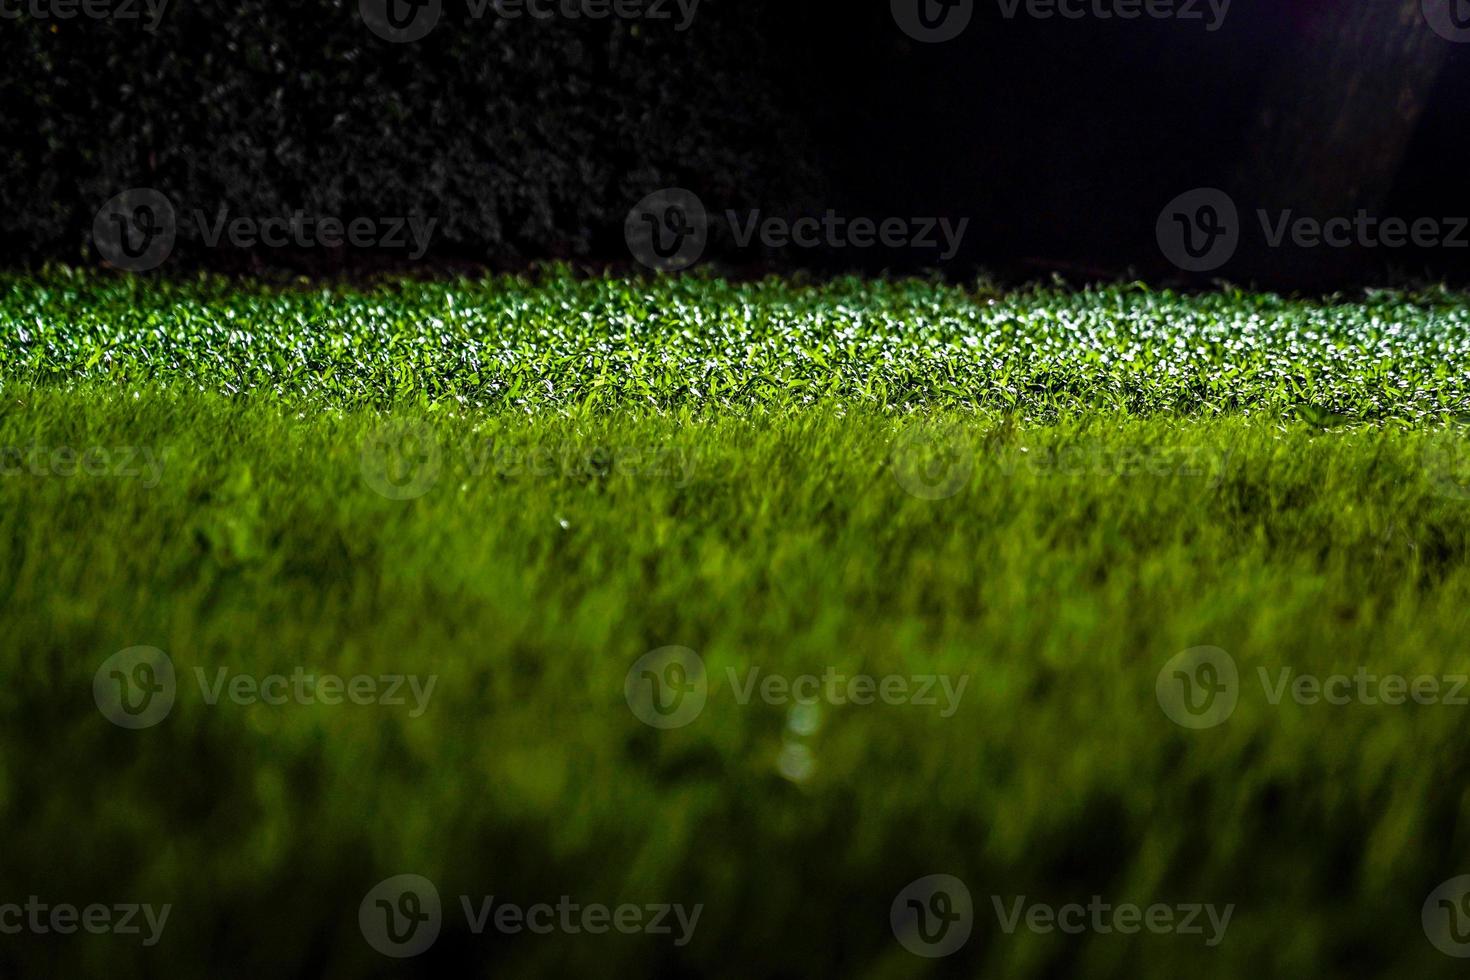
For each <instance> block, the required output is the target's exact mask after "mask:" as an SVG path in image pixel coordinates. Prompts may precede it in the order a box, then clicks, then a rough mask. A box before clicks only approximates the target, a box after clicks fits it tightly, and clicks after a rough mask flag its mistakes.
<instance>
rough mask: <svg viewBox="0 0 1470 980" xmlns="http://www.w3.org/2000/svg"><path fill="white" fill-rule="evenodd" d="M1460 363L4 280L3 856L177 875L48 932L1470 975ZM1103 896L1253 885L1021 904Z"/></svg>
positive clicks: (1396, 307) (493, 959) (79, 884)
mask: <svg viewBox="0 0 1470 980" xmlns="http://www.w3.org/2000/svg"><path fill="white" fill-rule="evenodd" d="M1467 366H1470V298H1467V297H1465V296H1462V295H1459V294H1454V293H1444V292H1424V293H1420V294H1401V293H1377V294H1371V295H1364V296H1353V297H1347V298H1343V299H1341V300H1340V301H1334V302H1305V301H1302V302H1298V301H1289V300H1286V299H1282V298H1279V297H1274V296H1266V295H1256V294H1249V293H1240V292H1233V291H1221V292H1218V293H1212V294H1209V295H1202V296H1181V295H1174V294H1170V293H1162V292H1156V291H1149V290H1147V289H1145V288H1143V287H1116V288H1109V289H1096V290H1088V291H1075V290H1069V289H1064V288H1060V287H1058V288H1036V289H1030V290H1024V291H1017V292H1006V291H1002V290H998V289H995V288H992V287H989V286H986V285H983V284H981V285H977V286H972V287H959V286H953V285H944V284H939V283H930V282H922V281H893V282H882V281H877V282H874V281H862V280H856V279H854V280H839V281H836V282H829V283H821V284H817V283H801V282H793V281H785V280H774V279H773V280H767V281H761V282H756V283H746V284H738V283H730V282H725V281H723V280H719V279H715V278H700V277H690V278H675V279H668V280H642V281H636V280H620V279H613V278H607V279H602V278H593V279H582V278H576V277H574V276H572V275H571V274H569V273H568V272H566V271H564V270H558V269H550V270H546V271H544V272H542V273H539V274H537V275H535V276H528V277H498V278H488V279H484V280H475V281H452V282H435V283H420V282H410V281H395V282H387V283H383V284H380V285H375V286H360V287H347V286H334V287H330V288H328V287H322V286H305V285H299V286H289V287H281V286H271V285H267V284H264V283H240V282H232V281H225V280H216V279H200V280H197V281H187V282H179V281H175V282H160V281H154V280H151V279H147V278H138V279H127V278H111V277H102V276H95V275H90V274H80V273H70V272H66V271H64V270H56V271H50V272H47V273H45V274H43V275H41V276H39V277H35V278H20V277H14V276H12V277H9V278H5V279H0V670H3V677H4V683H3V684H0V744H3V746H4V750H3V751H0V827H3V830H4V848H3V854H0V903H3V902H7V901H10V902H19V903H24V902H25V901H26V899H27V898H28V897H29V896H32V895H35V896H40V897H41V898H42V899H43V900H46V901H50V902H52V903H59V902H67V903H72V904H75V905H77V906H86V905H87V904H88V903H106V904H116V903H128V902H137V903H151V904H152V905H154V906H161V905H164V904H168V905H169V906H170V907H171V911H170V913H169V917H168V920H167V925H166V928H164V929H163V930H162V932H161V934H160V935H159V936H158V937H157V942H154V943H152V944H151V945H150V944H146V943H145V940H146V939H147V938H148V935H147V932H148V930H147V928H146V926H145V927H144V929H143V933H142V935H136V936H132V935H117V934H110V935H90V934H87V933H86V932H85V930H79V931H78V932H77V933H76V934H72V935H57V934H54V933H53V934H46V935H36V934H33V933H32V934H20V935H4V934H0V973H3V974H4V975H7V976H8V975H43V974H50V975H56V976H62V975H80V974H81V973H82V971H87V972H88V973H93V972H95V973H106V974H108V975H113V976H135V975H136V976H143V975H159V974H163V973H176V974H178V975H203V973H205V972H207V973H209V974H211V975H217V976H261V975H278V976H285V975H300V976H319V975H326V976H340V977H354V976H363V975H370V976H376V975H382V976H410V975H440V974H443V973H444V972H446V971H448V970H450V969H453V970H456V971H458V972H460V973H462V974H464V975H468V976H503V975H516V976H546V977H552V976H566V975H582V974H588V975H592V974H605V975H618V974H623V973H635V972H648V973H652V974H663V975H708V976H731V977H735V976H740V977H744V976H759V975H768V976H792V977H797V976H801V977H808V976H837V975H841V976H872V977H919V976H951V975H952V976H978V975H991V976H1007V977H1027V976H1034V977H1043V976H1050V975H1055V974H1057V973H1058V972H1062V971H1073V972H1076V973H1078V974H1080V975H1085V976H1116V977H1159V978H1175V977H1179V976H1211V977H1214V976H1219V977H1234V976H1241V975H1249V974H1252V973H1253V974H1256V975H1261V976H1292V977H1296V976H1317V975H1331V976H1368V975H1385V974H1389V973H1390V972H1392V973H1393V974H1395V975H1404V976H1454V975H1457V974H1458V973H1459V972H1460V970H1461V968H1462V967H1461V961H1460V960H1458V959H1456V958H1452V957H1450V956H1447V955H1445V954H1444V953H1443V952H1441V951H1440V950H1439V949H1437V948H1436V945H1435V942H1434V941H1433V940H1432V938H1431V936H1430V935H1429V933H1430V932H1432V929H1431V928H1430V925H1431V919H1433V915H1434V914H1436V909H1437V908H1438V906H1437V904H1436V902H1435V901H1434V900H1432V899H1431V893H1432V892H1434V890H1435V889H1436V888H1438V887H1439V886H1440V885H1441V884H1442V883H1443V882H1446V881H1447V880H1449V879H1452V878H1455V877H1456V876H1459V875H1463V874H1470V790H1467V786H1470V781H1467V777H1470V706H1466V704H1464V703H1463V702H1465V701H1470V688H1466V689H1465V690H1461V689H1460V685H1461V684H1463V683H1464V677H1465V675H1470V644H1467V635H1466V627H1467V623H1470V570H1467V564H1466V560H1467V553H1470V552H1467V548H1470V427H1467V423H1470V371H1467ZM139 647H144V648H153V649H154V650H157V651H162V653H163V654H165V655H166V656H167V658H168V659H167V662H166V663H167V665H169V666H171V669H172V675H173V676H172V683H171V685H170V686H169V696H170V698H171V701H170V702H169V704H168V705H167V710H166V713H163V714H161V715H160V714H159V713H158V710H156V709H154V708H153V707H152V706H153V704H154V702H153V701H148V702H146V703H147V707H146V708H144V709H143V710H142V711H141V713H136V712H130V711H129V710H128V708H129V704H130V702H128V701H127V699H126V698H124V700H123V702H122V704H121V707H119V703H118V702H116V701H114V702H112V703H109V701H108V694H109V691H111V690H112V688H111V686H110V685H112V684H113V683H114V682H116V681H117V680H118V679H119V678H121V679H122V680H123V682H124V684H125V685H126V684H127V683H133V682H136V683H137V684H139V685H156V684H161V683H163V682H162V680H160V678H161V676H162V675H161V673H160V671H162V670H163V668H164V662H163V661H159V660H158V659H157V655H156V654H154V653H151V652H148V653H143V654H139V653H136V652H132V651H134V650H135V648H139ZM669 648H674V649H669ZM1200 648H1210V649H1209V650H1206V651H1204V652H1201V651H1200ZM119 654H123V655H124V656H123V657H122V659H121V660H115V659H110V658H115V657H117V656H118V655H119ZM140 658H141V659H140ZM140 665H142V667H143V668H145V669H144V670H143V671H142V672H139V666H140ZM1232 671H1233V675H1232V673H1231V672H1232ZM1283 672H1284V673H1283ZM306 678H312V680H311V681H310V682H308V681H307V680H306ZM328 678H330V679H334V680H325V679H328ZM807 678H811V679H812V680H807ZM1302 678H1305V680H1302ZM1335 678H1346V679H1347V680H1345V681H1338V680H1335ZM1369 678H1371V680H1370V679H1369ZM1393 678H1398V679H1400V681H1402V685H1401V688H1402V689H1400V687H1396V686H1395V685H1398V684H1399V681H1395V680H1393ZM1424 678H1429V679H1431V680H1433V682H1434V685H1433V688H1432V691H1431V687H1430V685H1429V683H1428V682H1427V681H1425V680H1424ZM324 680H325V686H323V684H324ZM337 682H340V686H338V687H333V686H332V685H333V684H334V683H337ZM1191 685H1193V687H1191ZM124 689H126V690H131V688H118V691H119V692H121V691H123V690H124ZM140 689H141V688H140ZM671 691H672V692H674V693H673V695H670V692H671ZM1395 692H1397V693H1395ZM686 698H687V699H689V700H686ZM142 703H143V702H136V703H131V704H132V707H133V708H135V709H136V708H137V705H138V704H142ZM1227 708H1228V710H1227ZM149 711H153V715H151V716H150V715H149ZM119 712H120V713H119ZM110 719H111V720H110ZM115 721H116V722H120V723H114V722H115ZM401 874H415V875H422V876H424V877H425V878H427V879H428V880H429V881H431V882H433V883H434V885H435V887H436V888H437V892H438V894H439V896H440V897H441V899H442V903H443V914H442V929H441V931H440V933H439V934H438V938H437V940H436V941H435V942H434V943H433V944H432V945H431V946H430V947H429V948H428V949H427V950H425V951H424V952H422V953H421V954H420V955H418V956H416V957H414V958H409V959H401V960H400V959H393V958H389V957H386V956H384V955H382V954H381V953H380V952H379V951H378V950H376V949H375V948H374V947H373V945H372V943H371V942H370V940H369V939H368V937H367V936H365V934H364V930H363V928H362V927H361V926H360V920H359V912H360V909H361V907H362V906H363V904H364V901H365V896H368V895H369V893H370V892H371V890H372V889H374V887H375V886H377V885H378V884H379V882H381V881H383V880H384V879H387V878H390V877H393V876H396V875H401ZM935 874H943V875H952V876H954V877H956V878H958V879H960V880H961V881H963V882H964V883H965V885H966V886H967V888H968V892H969V896H970V905H971V908H972V911H971V922H970V927H971V932H970V934H969V938H968V940H967V941H966V942H965V943H964V944H963V945H962V946H961V947H960V948H959V949H958V950H956V951H954V952H953V953H951V954H950V955H948V956H946V957H943V958H936V959H930V958H926V957H923V956H920V955H916V954H915V953H914V952H912V951H911V950H910V949H909V948H907V947H906V944H905V943H904V942H903V941H902V939H901V937H900V936H898V935H896V930H895V927H894V925H893V924H892V921H891V913H892V911H893V908H894V904H895V899H896V897H898V896H900V893H901V892H903V891H904V889H905V888H906V887H908V886H909V885H910V884H911V883H912V882H915V881H916V880H917V879H921V878H924V877H926V876H929V875H935ZM490 896H495V902H496V903H502V902H512V903H518V904H519V905H522V906H531V905H534V904H536V903H548V904H551V905H553V906H554V905H556V904H557V903H558V901H559V900H561V899H562V897H563V896H570V899H571V900H572V901H574V902H577V903H580V904H581V905H588V904H596V903H600V904H603V905H606V906H609V907H614V908H616V907H617V906H619V905H623V904H634V905H638V906H640V907H647V906H650V905H657V904H679V905H681V906H682V907H683V908H684V909H686V910H687V909H693V908H695V907H696V906H697V907H698V908H699V912H698V918H697V921H696V922H695V923H693V925H692V928H688V929H684V930H681V929H680V927H679V926H678V925H677V924H676V925H674V927H673V928H672V930H671V931H670V932H667V933H665V932H650V931H647V930H643V931H638V932H636V933H635V934H625V933H624V932H620V931H618V930H615V929H613V930H608V931H606V932H602V933H594V932H592V931H590V930H587V929H576V930H573V929H565V928H563V929H559V930H558V931H556V932H554V933H552V934H549V935H541V934H536V933H533V932H531V931H529V930H527V929H521V930H520V931H496V930H495V929H493V928H487V929H485V930H483V931H481V932H476V930H475V928H474V926H475V921H474V919H473V917H472V916H468V915H466V913H465V909H464V908H463V903H462V897H464V898H467V899H468V901H469V903H470V905H471V907H472V909H477V908H479V907H481V903H482V902H483V901H484V900H485V899H487V898H488V897H490ZM1095 896H1097V897H1099V899H1098V900H1099V901H1101V902H1103V903H1108V904H1110V905H1112V906H1117V905H1120V904H1127V903H1131V904H1134V905H1137V906H1140V907H1148V906H1150V905H1157V904H1165V905H1169V906H1171V907H1174V908H1183V907H1185V906H1190V905H1201V906H1203V905H1206V904H1208V905H1210V906H1212V907H1213V908H1215V909H1217V910H1218V909H1224V908H1225V907H1227V906H1228V907H1230V917H1229V920H1228V928H1217V927H1211V926H1210V925H1209V924H1208V922H1207V921H1206V920H1205V919H1204V917H1203V916H1202V917H1201V924H1202V925H1203V926H1204V928H1203V930H1202V931H1201V932H1192V931H1188V930H1181V929H1175V930H1158V931H1152V930H1150V929H1147V928H1141V929H1135V930H1133V931H1130V932H1124V931H1120V930H1118V929H1109V930H1106V931H1104V930H1101V929H1096V928H1089V929H1086V930H1084V931H1081V932H1078V933H1076V934H1073V933H1071V932H1067V931H1063V930H1061V929H1059V928H1050V929H1047V928H1045V927H1044V925H1043V926H1036V925H1032V926H1028V925H1027V920H1026V919H1025V918H1024V917H1023V918H1022V919H1021V920H1020V921H1019V924H1017V920H1015V919H1014V918H1013V910H1014V909H1016V908H1018V907H1019V908H1021V909H1023V910H1024V909H1027V908H1029V907H1031V906H1033V905H1036V904H1038V903H1039V904H1043V905H1046V906H1050V907H1053V908H1056V907H1061V906H1064V905H1066V904H1067V903H1081V904H1083V905H1086V904H1088V903H1089V902H1093V903H1094V904H1096V902H1095V901H1094V897H1095ZM1018 900H1022V901H1021V902H1020V903H1019V905H1018ZM900 904H902V903H900ZM935 908H939V906H935ZM671 921H672V920H671ZM1035 921H1036V922H1040V923H1044V922H1045V918H1044V916H1043V917H1040V918H1038V919H1036V920H1035ZM1446 921H1449V920H1446ZM0 925H3V922H0ZM909 938H910V939H912V937H909ZM1440 942H1441V944H1444V943H1445V942H1449V941H1448V940H1445V939H1444V938H1443V937H1440Z"/></svg>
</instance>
